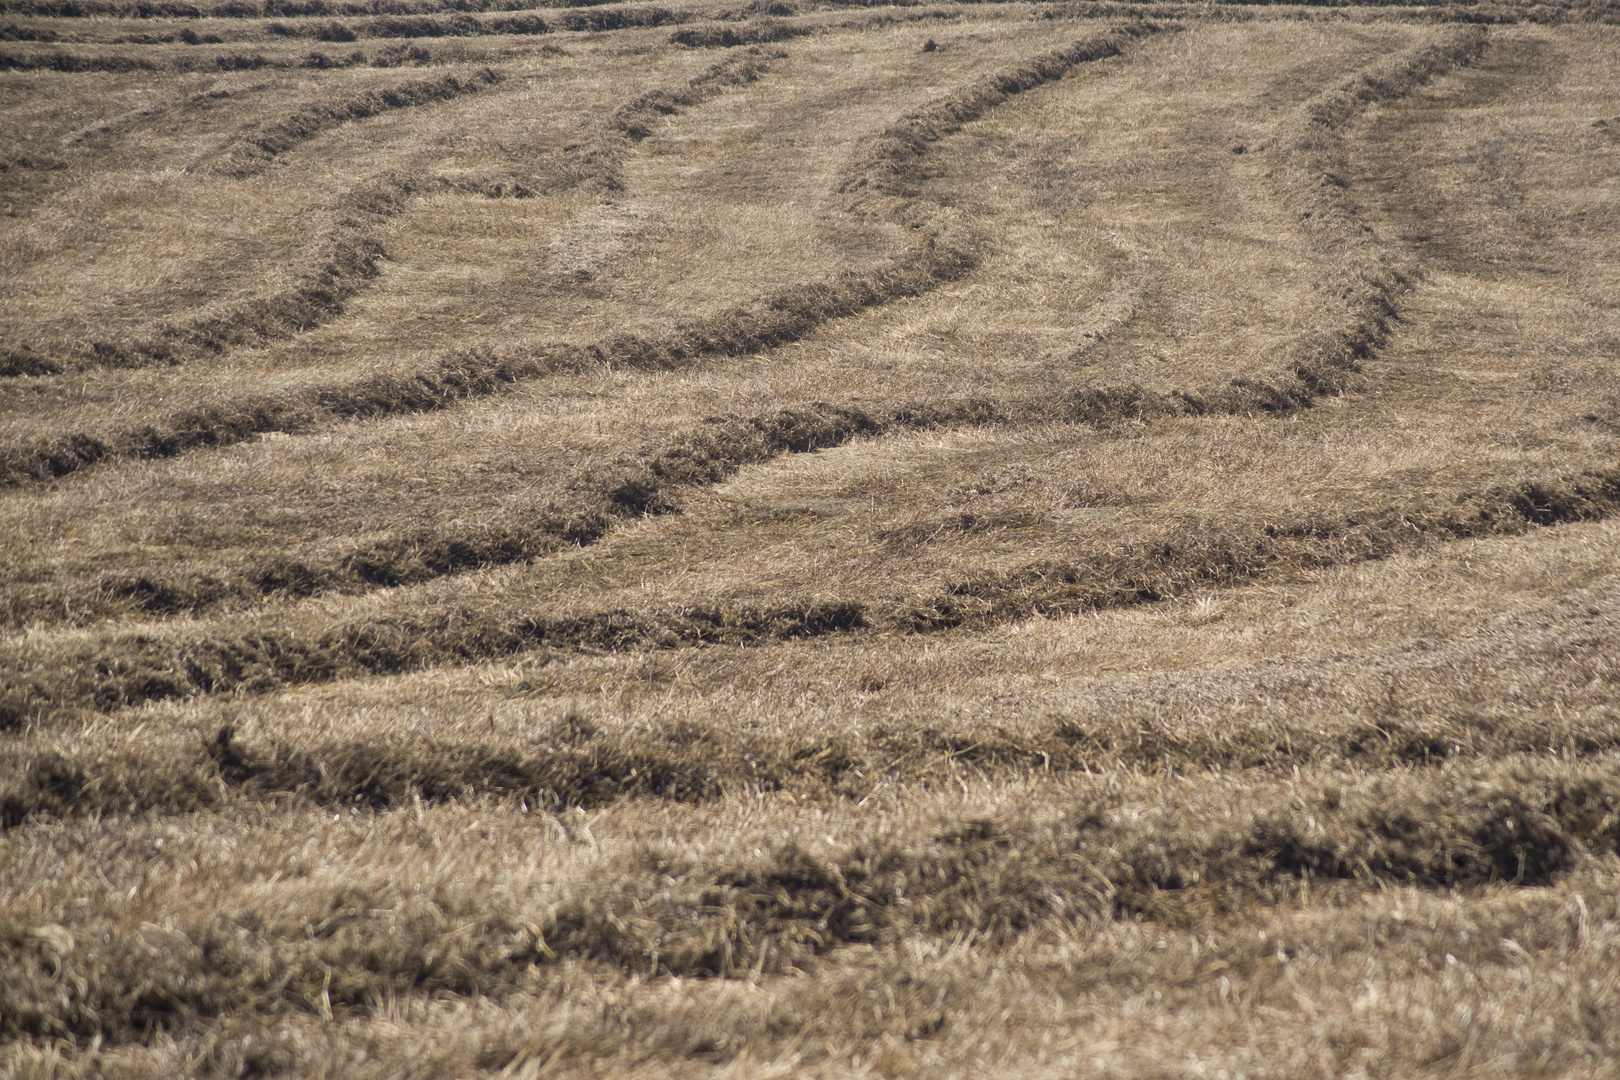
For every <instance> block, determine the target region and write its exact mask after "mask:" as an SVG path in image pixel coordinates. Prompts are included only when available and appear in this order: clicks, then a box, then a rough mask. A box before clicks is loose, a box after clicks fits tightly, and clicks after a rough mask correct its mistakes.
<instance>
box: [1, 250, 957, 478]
mask: <svg viewBox="0 0 1620 1080" xmlns="http://www.w3.org/2000/svg"><path fill="white" fill-rule="evenodd" d="M975 263H976V257H975V255H974V253H973V251H972V250H971V249H970V248H969V247H968V246H967V245H966V243H965V242H963V241H961V240H958V239H957V238H956V237H955V236H954V235H952V234H951V233H943V234H941V235H939V236H935V237H931V238H929V239H928V240H927V241H925V242H923V243H921V244H919V245H917V246H916V247H914V248H912V249H911V250H910V251H908V252H906V253H904V254H902V255H901V256H900V257H898V258H896V259H895V260H893V261H891V262H889V263H886V264H884V265H881V266H879V267H877V268H875V269H872V270H869V271H867V272H865V273H858V272H844V273H842V274H840V275H838V276H837V277H835V278H833V279H832V280H830V281H819V282H815V283H812V284H807V285H801V286H797V287H792V288H788V289H784V290H782V291H780V292H778V293H776V294H775V295H773V296H770V297H768V298H766V299H765V300H763V301H760V302H757V303H754V304H751V305H749V306H747V307H742V308H739V309H737V310H735V311H733V312H730V313H728V314H725V315H719V316H713V317H710V318H707V319H701V320H696V321H694V322H691V323H688V324H685V325H682V326H680V327H677V328H676V329H675V330H673V331H671V332H669V333H666V334H663V335H660V336H657V337H647V336H642V335H636V334H623V333H621V334H616V335H612V336H610V337H608V338H606V339H604V340H602V341H600V342H597V343H596V344H593V345H590V346H579V345H572V344H551V345H542V346H538V347H534V348H507V349H473V350H459V351H456V352H453V353H451V354H450V355H448V356H446V357H444V358H443V359H442V360H440V361H439V362H438V363H437V364H436V365H434V366H433V367H431V368H428V369H426V370H422V371H418V372H412V373H406V374H384V375H377V376H370V377H367V378H363V379H358V380H354V381H351V382H347V383H339V384H333V385H328V386H319V387H311V388H309V389H306V390H303V391H299V392H292V393H288V394H281V395H275V396H270V395H256V396H252V397H245V398H242V399H238V400H236V401H228V402H225V403H221V404H217V405H212V406H209V407H206V408H200V409H188V410H184V411H181V412H178V413H175V414H171V415H170V416H169V417H167V418H165V419H163V420H160V421H158V422H157V423H154V424H150V425H146V426H142V427H139V428H134V429H131V430H125V431H121V432H117V433H110V434H106V435H100V436H97V435H91V434H88V433H80V434H73V435H67V436H59V437H57V438H55V439H51V440H48V441H46V442H43V443H42V444H36V445H33V446H21V447H15V446H14V447H9V448H6V449H5V450H3V451H0V485H10V486H15V485H18V484H25V483H30V482H38V481H42V480H49V479H52V478H55V477H60V476H65V475H67V474H69V473H72V472H76V471H78V470H79V469H82V468H84V467H86V466H87V465H91V464H94V463H95V462H97V461H101V460H103V459H105V458H108V457H122V458H160V457H170V456H173V455H175V454H180V453H184V452H186V451H188V450H191V449H194V448H196V447H200V446H220V445H226V444H229V443H235V442H240V441H242V440H243V439H246V438H250V437H252V436H254V435H257V434H262V433H264V432H270V431H281V432H298V431H306V430H309V429H311V428H313V427H315V426H316V425H318V424H320V423H324V422H328V421H330V420H334V419H359V418H371V417H378V416H387V415H392V414H398V413H408V412H423V411H430V410H437V409H443V408H447V407H450V406H453V405H455V404H458V403H460V402H462V401H465V400H467V399H470V398H475V397H483V396H486V395H489V394H494V393H500V392H502V391H504V390H506V389H508V388H510V387H511V386H512V385H514V384H515V383H518V382H520V381H523V380H526V379H534V378H539V377H542V376H546V375H554V374H560V373H575V372H581V371H588V370H592V369H596V368H600V367H604V366H605V367H609V368H620V367H623V368H644V369H655V370H674V369H678V368H682V367H686V366H688V365H690V364H692V363H694V362H697V361H699V360H701V359H703V358H705V357H709V356H716V355H727V356H735V355H746V354H747V353H751V352H757V351H759V350H761V349H768V348H771V347H773V346H777V345H783V344H786V343H788V342H791V341H796V340H798V339H799V338H801V337H803V336H804V335H805V334H808V333H810V332H811V331H812V330H815V329H816V328H817V327H819V326H821V325H823V324H824V323H826V322H828V321H829V320H832V319H837V318H843V317H847V316H849V315H853V314H856V313H858V312H860V311H864V310H866V309H868V308H871V307H873V306H876V305H878V304H883V303H886V302H888V301H891V300H894V299H898V298H900V297H906V296H915V295H917V294H919V293H922V292H926V291H928V290H929V289H932V288H934V287H936V286H937V285H939V284H941V283H943V282H945V281H952V280H955V279H957V278H959V277H961V276H962V275H963V274H965V273H967V272H968V271H969V270H970V269H971V268H972V267H973V266H974V265H975Z"/></svg>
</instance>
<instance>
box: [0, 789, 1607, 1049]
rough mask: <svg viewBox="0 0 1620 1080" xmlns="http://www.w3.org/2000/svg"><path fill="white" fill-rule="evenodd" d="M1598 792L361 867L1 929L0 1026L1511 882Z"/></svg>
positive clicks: (1350, 801)
mask: <svg viewBox="0 0 1620 1080" xmlns="http://www.w3.org/2000/svg"><path fill="white" fill-rule="evenodd" d="M1617 790H1620V789H1617V787H1616V781H1615V777H1614V776H1613V774H1612V764H1611V765H1608V766H1598V767H1595V768H1588V769H1585V770H1582V771H1581V772H1580V774H1578V775H1567V776H1546V777H1542V776H1537V775H1534V774H1529V775H1526V776H1524V777H1522V778H1521V779H1519V780H1517V781H1514V782H1508V783H1502V782H1498V783H1495V784H1488V785H1485V786H1481V785H1480V784H1479V783H1478V782H1477V780H1476V778H1475V777H1473V776H1470V775H1468V774H1462V775H1459V776H1457V777H1455V778H1448V779H1447V780H1446V781H1445V782H1442V783H1438V784H1427V785H1418V784H1413V783H1411V782H1403V781H1402V780H1400V779H1398V778H1397V779H1391V780H1385V779H1374V780H1371V781H1361V782H1357V783H1355V785H1354V786H1353V787H1352V788H1351V790H1350V791H1349V792H1347V793H1346V794H1345V795H1344V796H1342V797H1341V798H1342V801H1341V803H1340V804H1339V805H1338V806H1336V807H1335V808H1334V809H1333V810H1331V811H1330V812H1325V813H1317V814H1313V813H1309V812H1306V811H1303V810H1299V809H1292V808H1290V807H1289V805H1288V797H1287V794H1286V790H1285V789H1281V788H1280V787H1279V786H1278V785H1274V784H1264V783H1257V784H1255V785H1252V786H1251V787H1250V788H1249V789H1248V790H1247V791H1246V792H1245V794H1244V795H1243V796H1242V797H1241V798H1240V799H1237V800H1229V801H1228V805H1227V806H1226V808H1225V809H1226V810H1227V814H1226V818H1225V821H1224V822H1223V823H1222V824H1221V825H1219V826H1216V827H1208V826H1207V823H1206V822H1201V823H1198V824H1196V825H1195V824H1194V822H1195V820H1196V818H1197V816H1198V813H1199V807H1197V806H1196V805H1186V804H1177V803H1176V802H1172V803H1170V804H1169V805H1164V806H1159V807H1153V808H1144V807H1141V806H1124V805H1120V803H1119V800H1118V799H1117V798H1115V799H1110V798H1109V797H1108V796H1107V795H1101V796H1100V797H1091V798H1083V797H1082V798H1077V799H1075V800H1074V803H1073V805H1071V806H1069V807H1067V812H1066V813H1063V814H1061V815H1049V816H1048V818H1047V819H1046V820H1029V819H1025V818H1005V817H1004V818H1002V819H997V818H993V817H980V818H970V819H968V820H965V821H962V820H959V821H955V822H951V821H938V822H934V823H932V824H931V825H930V824H929V823H927V822H918V823H916V825H914V826H913V827H911V828H909V829H907V830H905V831H903V832H889V833H887V834H884V833H879V834H878V835H876V836H874V837H872V838H871V839H867V840H844V841H842V842H840V841H837V840H835V839H834V838H832V837H829V838H828V841H827V842H826V843H818V844H815V845H809V844H805V843H797V842H791V841H790V842H779V843H776V844H773V845H772V846H770V847H769V848H760V847H756V848H755V849H754V851H753V852H752V853H751V854H749V853H746V851H745V850H729V851H725V852H723V853H710V855H709V856H708V857H707V858H703V859H697V858H693V857H692V856H691V855H690V854H689V853H688V852H685V851H682V850H680V849H678V848H677V847H675V846H673V845H670V844H667V843H662V844H661V843H659V842H656V841H654V842H651V843H649V844H647V845H645V846H644V848H643V849H642V850H641V851H640V852H637V853H631V854H630V855H629V856H628V858H626V859H623V860H622V865H619V866H612V867H609V868H604V869H606V870H608V871H609V874H611V875H612V876H608V874H600V875H587V876H584V877H582V878H580V879H578V880H576V881H575V882H574V883H572V888H571V889H570V890H569V894H568V895H565V896H564V897H562V898H560V899H559V900H558V901H557V902H553V903H547V904H542V905H535V906H527V905H524V904H523V903H521V902H514V901H513V900H510V899H506V900H501V901H499V902H497V903H495V904H491V903H490V902H489V899H490V898H489V897H487V896H483V897H480V898H479V907H478V909H477V910H472V909H470V908H468V907H467V905H466V902H465V901H462V902H458V901H457V900H456V898H455V896H454V895H453V894H451V893H449V892H448V891H446V892H441V893H438V894H437V895H434V894H428V895H421V894H420V893H417V894H416V895H414V896H413V895H410V894H409V893H408V892H406V891H405V890H404V889H403V888H398V889H396V888H395V887H393V886H391V885H390V884H388V883H385V882H382V881H377V882H357V883H354V884H352V885H348V886H344V887H342V888H338V889H334V888H333V887H331V886H326V887H323V888H319V889H314V890H308V891H307V892H308V894H307V895H306V896H305V897H303V898H302V901H301V902H300V903H297V904H295V905H294V906H293V907H292V908H291V909H289V910H284V911H281V912H278V913H276V914H274V915H269V916H268V917H266V916H265V915H261V914H259V913H258V912H255V911H254V910H253V909H252V908H251V907H247V908H244V909H243V910H240V911H237V912H234V913H219V914H215V915H213V916H211V917H207V918H203V919H200V920H199V919H196V918H193V919H190V920H188V921H186V922H185V923H183V924H181V925H178V926H174V927H172V928H169V933H167V934H166V935H165V936H166V937H167V938H169V939H171V940H170V943H169V945H168V947H167V948H165V949H163V950H161V951H157V950H153V949H151V948H150V945H149V943H147V942H146V941H144V940H143V938H142V936H141V935H139V934H123V933H120V934H118V935H116V936H115V935H113V934H111V933H106V934H104V935H103V934H101V933H99V932H94V933H93V932H92V931H99V930H100V924H99V922H90V923H89V924H88V925H81V926H78V927H77V929H78V930H79V933H77V934H75V933H73V932H72V931H70V930H68V929H67V928H66V927H60V926H59V925H56V924H53V927H47V928H45V929H43V930H42V931H36V932H33V933H30V932H29V931H28V930H27V929H26V928H23V927H16V926H8V927H6V929H5V931H4V933H3V935H0V955H3V956H4V958H5V960H6V963H7V966H8V969H9V970H11V971H12V973H13V978H11V979H9V980H8V981H7V982H6V984H5V988H4V990H3V991H0V1025H3V1026H0V1031H4V1032H5V1033H6V1035H7V1036H8V1037H12V1038H17V1037H39V1036H41V1035H43V1034H44V1033H45V1032H46V1031H49V1030H55V1031H58V1032H66V1033H68V1034H70V1035H72V1036H73V1037H75V1038H82V1039H90V1038H99V1039H102V1040H105V1041H109V1042H113V1043H120V1042H131V1041H142V1040H146V1039H151V1038H153V1037H156V1036H159V1035H160V1034H161V1033H164V1032H167V1031H171V1030H174V1029H176V1028H179V1027H183V1026H185V1025H189V1024H194V1023H196V1022H198V1021H199V1020H203V1019H205V1018H210V1017H216V1016H220V1015H233V1016H239V1017H240V1016H248V1015H253V1014H259V1015H264V1016H267V1017H276V1016H284V1015H286V1014H287V1013H289V1012H305V1011H307V1012H312V1013H315V1014H317V1015H323V1016H326V1015H330V1014H331V1013H332V1012H334V1011H337V1010H341V1011H342V1012H343V1013H345V1014H349V1015H354V1014H364V1013H365V1012H368V1011H372V1010H375V1009H377V1008H378V1007H379V1005H380V1003H381V1002H382V1001H384V1000H385V999H386V998H387V996H388V995H389V994H401V993H420V992H429V993H431V992H434V991H448V992H449V993H451V994H455V995H479V996H490V997H494V998H496V999H497V1000H498V999H501V998H504V997H505V996H507V995H509V994H512V993H513V992H515V991H518V990H520V989H523V988H526V987H533V986H534V984H535V983H536V982H537V981H543V980H544V979H545V978H546V972H547V970H548V969H549V968H552V967H553V966H554V965H557V964H559V963H565V962H567V961H569V960H570V959H575V960H588V961H592V962H595V963H598V964H601V965H603V966H604V967H605V968H607V969H609V970H614V969H617V970H619V971H623V972H642V973H650V974H654V975H669V976H680V977H686V978H700V979H702V978H714V977H745V976H750V975H751V976H752V977H756V978H757V977H759V976H760V975H762V974H763V975H771V974H781V973H787V972H793V971H802V972H814V971H815V970H816V969H817V967H818V965H819V963H820V962H821V961H823V960H824V959H826V958H830V957H832V956H833V955H835V954H836V953H838V952H839V951H840V950H842V949H844V948H846V947H849V946H859V945H882V944H884V943H887V942H892V941H895V940H897V939H900V938H902V937H904V938H907V939H912V940H934V941H948V940H952V939H956V940H962V939H964V938H966V939H968V940H972V941H974V942H977V943H979V945H980V947H981V948H994V947H997V946H998V945H1004V944H1006V943H1009V942H1012V941H1016V940H1018V939H1020V938H1024V937H1028V936H1031V935H1037V934H1040V933H1041V932H1043V931H1045V932H1060V933H1061V932H1064V931H1068V932H1071V933H1072V932H1075V930H1076V929H1079V930H1080V931H1082V932H1084V930H1085V929H1087V928H1092V927H1096V926H1099V925H1101V924H1103V923H1105V922H1107V921H1108V920H1110V919H1114V918H1119V917H1124V918H1135V919H1140V920H1145V921H1150V922H1155V923H1161V924H1164V925H1167V926H1175V925H1177V924H1179V923H1181V922H1184V921H1186V920H1187V919H1188V917H1189V916H1188V913H1189V912H1190V911H1196V910H1198V909H1200V908H1203V909H1205V910H1210V911H1212V912H1214V913H1219V912H1222V911H1232V910H1237V909H1238V908H1240V907H1246V908H1249V909H1251V910H1252V909H1254V908H1256V907H1273V906H1287V905H1289V904H1291V903H1293V902H1295V899H1294V898H1295V897H1297V896H1298V895H1299V892H1300V883H1301V882H1312V881H1315V882H1333V881H1335V880H1338V881H1344V882H1350V883H1355V884H1356V885H1359V886H1360V887H1363V888H1377V887H1380V886H1390V885H1398V886H1399V885H1404V886H1408V887H1416V888H1419V889H1426V890H1445V889H1478V888H1480V887H1481V886H1485V885H1487V884H1491V883H1507V884H1509V885H1511V886H1516V887H1519V888H1524V889H1534V888H1538V887H1544V886H1547V885H1549V884H1551V883H1553V882H1554V881H1556V880H1558V879H1559V878H1561V877H1562V876H1564V875H1565V874H1567V873H1568V872H1569V871H1570V870H1571V869H1573V868H1574V867H1575V866H1576V865H1577V864H1578V862H1579V860H1580V859H1582V858H1583V857H1586V856H1587V855H1588V853H1599V852H1607V851H1609V850H1612V848H1613V846H1614V844H1615V840H1616V837H1615V835H1614V814H1613V812H1612V809H1611V810H1610V811H1609V812H1608V813H1606V814H1605V813H1604V812H1603V811H1602V808H1603V807H1610V808H1612V806H1613V805H1614V803H1615V801H1616V793H1617ZM1234 803H1235V804H1234ZM1594 808H1596V812H1594ZM559 828H561V826H559ZM717 855H718V857H717ZM462 895H463V896H468V897H470V894H462ZM149 925H152V924H149ZM163 929H164V928H161V927H154V930H155V931H160V930H163Z"/></svg>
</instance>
